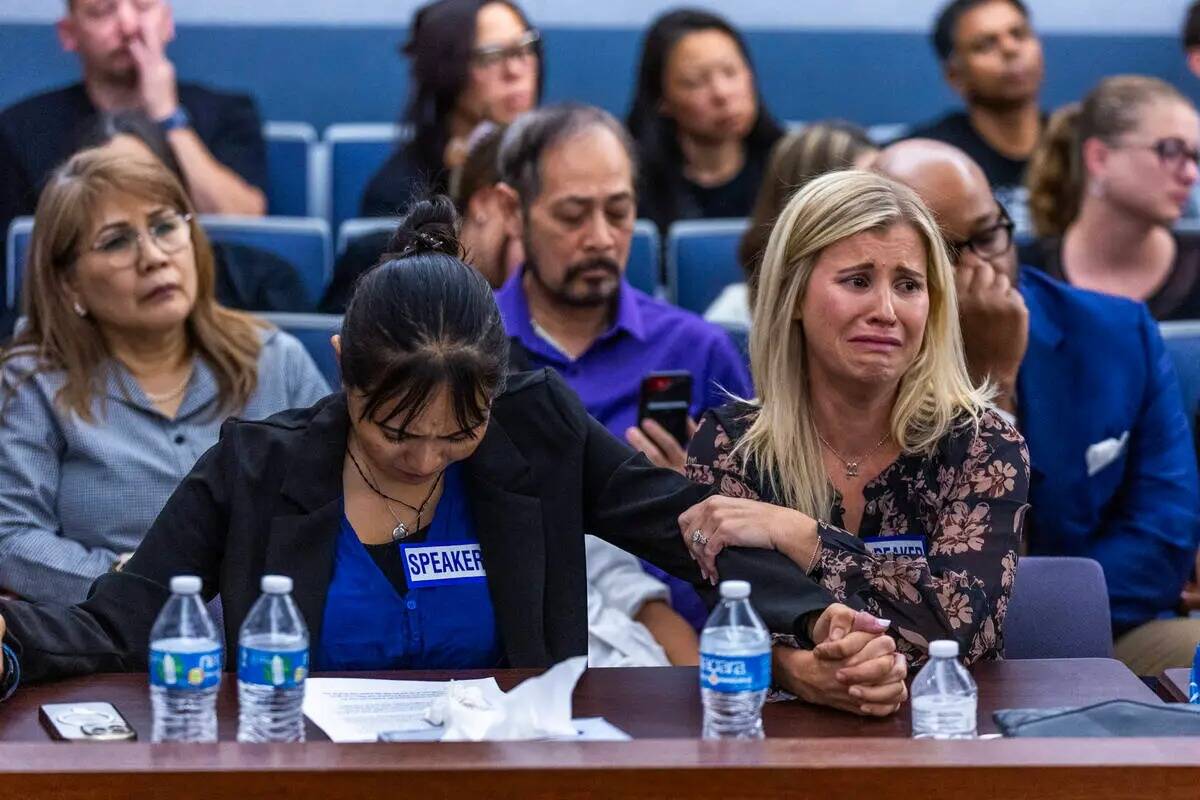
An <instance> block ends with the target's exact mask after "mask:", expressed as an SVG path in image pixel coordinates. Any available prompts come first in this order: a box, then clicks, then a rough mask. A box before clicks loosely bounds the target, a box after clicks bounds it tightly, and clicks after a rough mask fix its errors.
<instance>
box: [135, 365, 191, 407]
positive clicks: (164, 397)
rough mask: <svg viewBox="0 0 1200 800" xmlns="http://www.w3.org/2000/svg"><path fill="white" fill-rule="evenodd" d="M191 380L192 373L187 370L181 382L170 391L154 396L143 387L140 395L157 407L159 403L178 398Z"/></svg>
mask: <svg viewBox="0 0 1200 800" xmlns="http://www.w3.org/2000/svg"><path fill="white" fill-rule="evenodd" d="M191 380H192V371H191V370H190V369H189V370H188V372H187V375H184V376H183V382H182V383H180V384H179V385H178V386H176V387H175V388H174V389H172V390H171V391H169V392H164V393H162V394H154V393H153V392H148V391H146V389H145V388H144V387H143V388H142V394H144V395H146V399H147V400H149V401H150V402H151V403H154V404H155V405H158V404H159V403H165V402H167V401H168V400H174V399H175V398H176V397H179V395H181V394H183V392H184V390H185V389H187V386H188V384H189V383H191Z"/></svg>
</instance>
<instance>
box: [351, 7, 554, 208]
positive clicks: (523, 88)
mask: <svg viewBox="0 0 1200 800" xmlns="http://www.w3.org/2000/svg"><path fill="white" fill-rule="evenodd" d="M403 53H404V55H406V56H408V58H409V59H410V60H411V72H410V88H409V101H408V107H407V109H406V110H405V112H404V119H403V120H402V124H403V125H405V126H407V127H408V128H409V129H410V130H409V131H407V132H406V135H407V136H408V137H410V138H408V139H407V140H404V141H402V142H401V143H400V144H399V146H398V147H397V148H396V151H395V152H394V153H393V154H392V156H391V158H389V159H388V160H387V162H386V163H385V164H384V165H383V166H382V167H381V168H380V169H379V171H378V172H376V173H375V175H374V177H372V178H371V181H370V183H369V184H368V185H367V188H366V191H365V192H364V193H363V199H362V214H363V216H367V217H379V216H392V215H395V214H398V213H399V212H400V209H401V208H403V207H404V206H407V205H408V203H409V202H410V201H411V200H412V198H413V196H414V195H415V194H421V193H424V192H426V191H435V192H445V191H446V190H447V188H448V182H449V175H450V172H451V170H453V169H454V168H455V167H457V166H459V165H460V164H461V163H462V162H463V160H464V159H465V158H466V155H467V144H468V140H469V138H470V135H471V132H472V130H474V129H475V126H476V125H478V124H479V123H481V122H495V123H500V124H507V123H509V122H512V121H513V120H514V119H516V118H517V117H518V116H519V115H521V114H522V113H524V112H526V111H528V110H529V109H531V108H533V107H534V106H536V105H537V103H538V98H539V97H540V96H541V93H542V46H541V37H540V35H539V34H538V32H537V30H536V29H535V28H533V26H531V25H530V24H529V20H528V19H527V18H526V16H525V14H524V12H523V11H521V9H520V7H519V6H517V5H516V4H515V3H510V2H507V0H436V1H435V2H433V3H429V4H428V5H426V6H423V7H422V8H420V9H418V10H417V12H416V14H414V15H413V22H412V28H411V35H410V38H409V40H408V44H406V45H404V48H403Z"/></svg>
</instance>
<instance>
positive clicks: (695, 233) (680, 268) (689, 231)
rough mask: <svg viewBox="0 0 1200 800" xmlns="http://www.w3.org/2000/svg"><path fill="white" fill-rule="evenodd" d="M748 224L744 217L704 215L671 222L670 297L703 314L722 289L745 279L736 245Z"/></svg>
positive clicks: (668, 261) (668, 280)
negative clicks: (698, 218)
mask: <svg viewBox="0 0 1200 800" xmlns="http://www.w3.org/2000/svg"><path fill="white" fill-rule="evenodd" d="M747 224H748V223H747V221H746V220H744V219H702V220H688V221H686V222H676V223H675V224H674V225H672V226H671V230H670V232H669V233H668V234H667V297H668V299H669V300H670V301H671V302H673V303H674V304H675V305H677V306H680V307H681V308H686V309H687V310H689V311H694V312H696V313H697V314H703V313H704V312H705V310H706V309H707V308H708V307H709V306H710V305H711V304H712V301H713V300H716V299H717V295H719V294H720V293H721V290H722V289H724V288H725V287H726V286H728V285H729V284H731V283H740V282H742V281H744V280H745V279H746V278H745V274H744V273H743V272H742V267H741V265H740V264H739V263H738V258H737V249H738V243H739V242H740V241H741V239H742V235H743V234H744V233H745V232H746V226H747Z"/></svg>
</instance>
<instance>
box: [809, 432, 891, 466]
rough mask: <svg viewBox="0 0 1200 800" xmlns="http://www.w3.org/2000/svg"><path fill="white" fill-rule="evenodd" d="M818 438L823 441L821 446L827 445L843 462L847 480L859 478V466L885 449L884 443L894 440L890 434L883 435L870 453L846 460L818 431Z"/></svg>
mask: <svg viewBox="0 0 1200 800" xmlns="http://www.w3.org/2000/svg"><path fill="white" fill-rule="evenodd" d="M817 438H818V439H820V440H821V444H823V445H825V447H826V448H828V449H829V452H831V453H833V455H834V456H835V457H836V458H837V460H838V461H841V462H842V466H843V467H844V468H845V470H846V477H847V478H857V477H858V467H859V465H860V464H862V462H863V461H865V460H867V459H868V458H870V457H871V456H873V455H875V452H876V451H877V450H879V448H881V447H883V443H884V442H886V441H887V440H888V439H890V438H892V434H891V433H890V432H888V433H885V434H884V435H883V438H882V439H880V440H879V443H878V444H876V445H875V446H874V447H872V448H871V449H870V450H869V451H868V452H866V453H864V454H863V455H861V456H857V457H855V458H846V457H845V456H844V455H842V454H841V453H839V452H838V451H837V450H834V449H833V445H831V444H830V443H829V442H827V441H825V437H824V436H822V435H821V432H820V431H817Z"/></svg>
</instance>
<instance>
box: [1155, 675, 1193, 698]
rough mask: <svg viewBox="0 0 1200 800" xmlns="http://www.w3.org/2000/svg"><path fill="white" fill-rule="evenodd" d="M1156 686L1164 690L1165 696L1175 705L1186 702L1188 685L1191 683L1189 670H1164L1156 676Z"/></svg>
mask: <svg viewBox="0 0 1200 800" xmlns="http://www.w3.org/2000/svg"><path fill="white" fill-rule="evenodd" d="M1157 677H1158V684H1159V686H1161V687H1163V689H1164V690H1166V693H1167V695H1169V696H1170V698H1171V700H1173V701H1175V702H1176V703H1186V702H1187V701H1188V683H1189V682H1190V681H1191V670H1190V669H1188V668H1187V667H1183V668H1180V669H1165V670H1163V671H1162V672H1160V673H1159V674H1158V676H1157Z"/></svg>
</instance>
